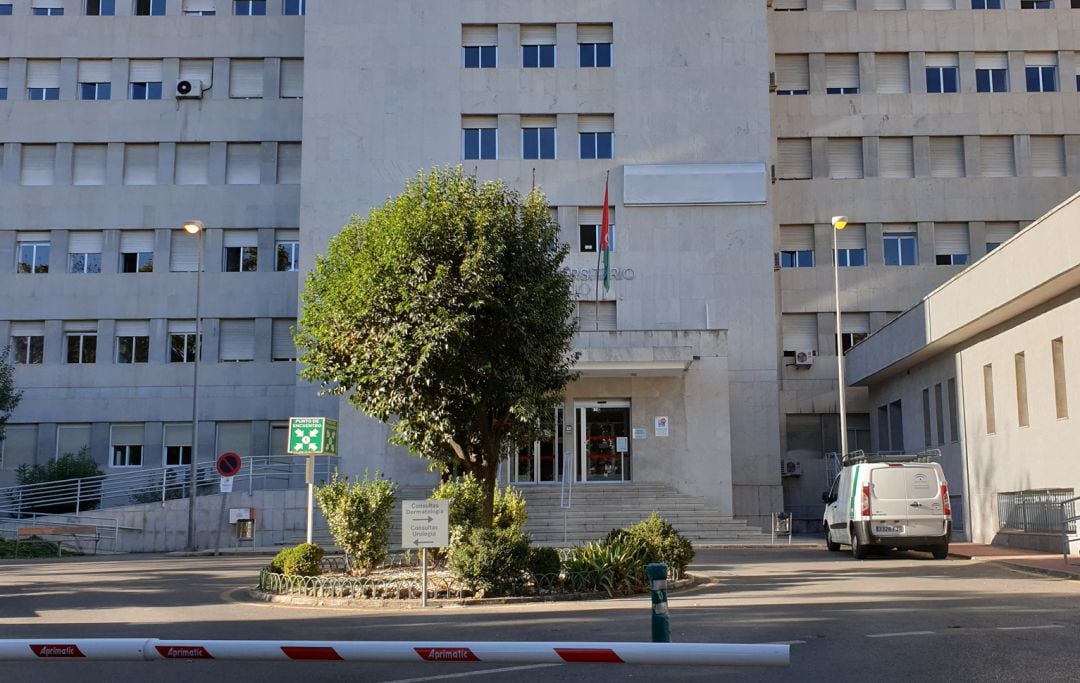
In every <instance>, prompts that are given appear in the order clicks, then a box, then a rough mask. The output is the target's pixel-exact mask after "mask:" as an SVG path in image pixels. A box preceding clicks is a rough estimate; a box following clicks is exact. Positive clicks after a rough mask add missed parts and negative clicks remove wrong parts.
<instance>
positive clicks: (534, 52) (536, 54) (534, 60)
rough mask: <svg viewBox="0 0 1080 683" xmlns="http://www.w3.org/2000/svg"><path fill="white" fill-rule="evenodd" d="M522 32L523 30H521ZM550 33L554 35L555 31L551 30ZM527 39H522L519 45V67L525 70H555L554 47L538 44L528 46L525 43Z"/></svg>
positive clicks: (552, 44) (552, 45)
mask: <svg viewBox="0 0 1080 683" xmlns="http://www.w3.org/2000/svg"><path fill="white" fill-rule="evenodd" d="M522 31H523V32H524V28H523V29H522ZM551 33H552V35H554V33H555V29H554V27H552V28H551ZM526 40H527V39H526V38H525V37H524V36H523V37H522V45H521V66H522V67H524V68H526V69H553V68H555V45H554V43H551V44H546V43H545V44H538V45H529V44H526V43H525V41H526Z"/></svg>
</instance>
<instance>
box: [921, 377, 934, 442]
mask: <svg viewBox="0 0 1080 683" xmlns="http://www.w3.org/2000/svg"><path fill="white" fill-rule="evenodd" d="M930 419H931V416H930V390H929V389H923V390H922V422H923V448H930V446H932V445H933V441H932V440H931V437H932V434H933V431H932V429H931V423H930Z"/></svg>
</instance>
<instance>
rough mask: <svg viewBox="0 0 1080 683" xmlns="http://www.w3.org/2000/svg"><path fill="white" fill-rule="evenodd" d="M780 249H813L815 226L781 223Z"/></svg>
mask: <svg viewBox="0 0 1080 683" xmlns="http://www.w3.org/2000/svg"><path fill="white" fill-rule="evenodd" d="M780 249H781V251H813V250H814V226H812V225H781V226H780Z"/></svg>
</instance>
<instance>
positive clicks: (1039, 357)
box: [847, 195, 1080, 552]
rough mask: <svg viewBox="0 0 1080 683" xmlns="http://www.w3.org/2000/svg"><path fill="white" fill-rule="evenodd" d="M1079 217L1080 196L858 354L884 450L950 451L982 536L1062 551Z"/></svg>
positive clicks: (1079, 466)
mask: <svg viewBox="0 0 1080 683" xmlns="http://www.w3.org/2000/svg"><path fill="white" fill-rule="evenodd" d="M1078 225H1080V195H1074V196H1073V197H1071V198H1070V199H1069V200H1067V201H1066V202H1065V203H1063V204H1061V205H1060V206H1058V207H1056V208H1054V209H1053V210H1052V211H1050V212H1049V213H1047V214H1046V215H1044V216H1043V217H1042V218H1040V219H1039V220H1037V221H1035V222H1034V223H1032V224H1031V225H1030V226H1028V227H1027V228H1026V229H1024V230H1023V231H1021V232H1020V233H1018V234H1017V235H1016V236H1014V237H1013V238H1012V239H1010V240H1008V241H1007V242H1005V243H1004V244H1002V245H1001V246H1000V247H999V248H997V249H995V250H993V251H992V252H991V253H989V254H987V255H986V256H985V257H983V258H982V259H981V260H980V261H978V262H977V263H975V264H974V265H972V266H971V267H970V268H968V269H966V270H964V271H963V272H962V273H960V274H959V275H957V276H955V277H954V278H952V279H951V280H949V281H948V282H946V283H945V284H944V285H942V286H941V287H939V288H937V289H936V290H934V291H933V292H931V293H930V294H929V295H927V296H926V297H925V298H924V299H923V300H922V301H920V302H919V303H918V304H917V305H916V306H914V307H913V308H911V309H909V310H908V311H906V312H905V313H903V314H902V315H901V316H899V317H898V318H896V319H895V320H893V321H892V322H891V323H890V324H888V325H887V326H885V327H884V328H882V329H881V330H880V331H879V332H877V333H876V334H873V335H871V336H870V337H868V338H867V339H866V340H865V341H864V342H863V343H861V344H859V345H857V346H856V347H854V348H853V349H852V350H851V351H850V352H849V353H848V355H847V373H848V381H849V382H850V383H851V384H852V385H854V386H865V387H867V388H868V390H869V397H870V406H871V411H872V418H871V431H872V441H873V446H874V448H875V449H877V450H906V451H909V452H915V451H921V450H923V449H926V448H940V449H941V451H942V466H943V467H944V468H945V473H946V476H947V477H948V479H949V482H950V484H951V490H952V493H953V498H954V500H953V514H954V516H956V515H958V513H962V514H963V518H962V519H959V518H958V519H957V525H956V526H957V527H958V529H959V530H962V532H960V533H959V534H958V535H963V534H966V535H967V536H968V537H969V538H970V539H971V540H973V541H975V542H979V543H990V542H995V543H1001V544H1009V545H1022V546H1025V547H1037V548H1042V549H1047V550H1058V549H1060V547H1061V541H1060V539H1061V536H1060V524H1061V522H1060V509H1061V508H1060V506H1059V505H1058V504H1057V502H1056V501H1060V500H1064V499H1068V498H1072V497H1074V496H1076V495H1077V491H1078V490H1080V458H1078V457H1077V456H1076V444H1077V442H1078V441H1080V421H1078V420H1077V419H1076V418H1077V417H1080V375H1078V373H1077V369H1080V240H1078V239H1077V232H1078V228H1077V226H1078ZM1072 535H1073V536H1075V534H1072ZM1077 545H1078V544H1075V543H1074V544H1073V548H1074V552H1075V549H1076V548H1077Z"/></svg>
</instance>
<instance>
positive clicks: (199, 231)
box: [184, 221, 206, 550]
mask: <svg viewBox="0 0 1080 683" xmlns="http://www.w3.org/2000/svg"><path fill="white" fill-rule="evenodd" d="M184 230H185V231H186V232H187V233H188V234H191V235H195V237H196V238H197V239H198V247H197V248H198V259H197V260H196V262H195V362H194V365H195V370H194V379H193V381H192V386H191V469H190V479H191V482H190V486H191V490H190V495H189V496H188V543H187V545H188V550H197V544H196V542H195V497H196V494H197V491H198V478H199V360H200V359H201V358H202V318H201V315H200V311H199V303H200V301H199V300H200V294H201V291H202V287H201V284H202V268H203V265H202V260H203V259H202V243H203V233H204V232H205V231H206V226H205V225H203V224H202V221H184Z"/></svg>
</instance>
